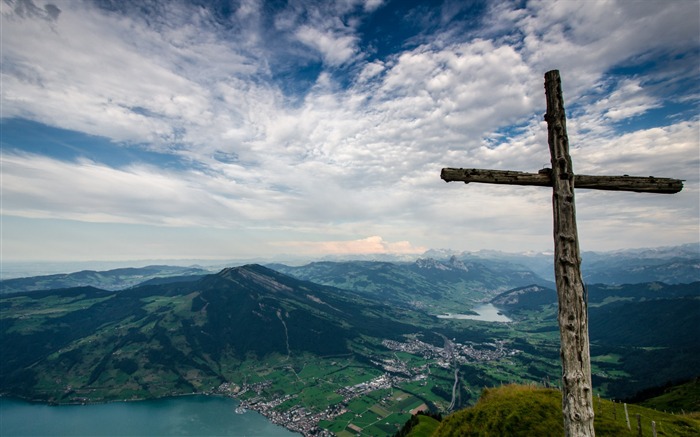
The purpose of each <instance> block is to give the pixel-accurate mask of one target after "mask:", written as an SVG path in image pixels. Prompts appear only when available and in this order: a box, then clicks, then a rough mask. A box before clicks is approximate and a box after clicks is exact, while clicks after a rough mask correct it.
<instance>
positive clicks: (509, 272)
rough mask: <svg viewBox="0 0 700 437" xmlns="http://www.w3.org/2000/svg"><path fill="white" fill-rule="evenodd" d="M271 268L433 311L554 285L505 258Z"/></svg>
mask: <svg viewBox="0 0 700 437" xmlns="http://www.w3.org/2000/svg"><path fill="white" fill-rule="evenodd" d="M269 267H270V268H272V269H274V270H277V271H280V272H282V273H285V274H288V275H291V276H294V277H296V278H299V279H304V280H308V281H312V282H315V283H319V284H325V285H331V286H334V287H338V288H343V289H347V290H352V291H355V292H358V293H362V294H363V295H366V296H367V297H369V298H372V299H381V300H383V301H386V302H389V303H391V304H394V305H401V306H411V307H413V308H419V309H424V310H427V311H431V312H433V313H439V312H444V311H450V310H454V309H456V308H458V309H459V310H461V311H465V312H466V309H467V308H468V307H470V306H473V305H474V303H475V302H478V301H482V300H483V299H484V298H487V297H492V296H493V295H494V294H495V293H498V292H501V291H504V290H507V289H510V288H513V287H517V286H520V285H525V284H531V283H538V284H543V285H551V283H550V282H548V281H546V280H544V279H542V278H540V277H538V276H537V275H535V274H534V273H532V271H530V270H528V269H527V268H524V267H522V266H518V265H515V264H512V263H509V262H505V261H487V260H481V261H473V260H471V261H461V260H459V259H457V258H456V257H452V258H449V259H447V260H441V261H440V260H435V259H432V258H426V259H419V260H417V261H416V262H414V263H388V262H377V261H345V262H315V263H310V264H307V265H304V266H300V267H290V266H285V265H282V264H272V265H270V266H269Z"/></svg>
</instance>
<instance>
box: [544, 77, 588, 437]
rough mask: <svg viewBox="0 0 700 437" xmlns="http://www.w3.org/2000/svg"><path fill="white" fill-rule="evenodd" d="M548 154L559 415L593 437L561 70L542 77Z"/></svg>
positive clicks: (573, 429) (575, 432) (570, 432)
mask: <svg viewBox="0 0 700 437" xmlns="http://www.w3.org/2000/svg"><path fill="white" fill-rule="evenodd" d="M544 87H545V94H546V97H547V113H546V115H545V120H546V121H547V131H548V142H549V151H550V153H551V158H552V175H551V180H552V187H553V194H552V207H553V210H554V276H555V281H556V284H557V296H558V300H559V316H558V319H559V334H560V337H561V350H560V354H561V364H562V410H563V413H564V429H565V431H566V435H567V436H569V437H573V436H594V435H595V431H594V430H593V416H594V413H593V390H592V383H591V356H590V343H589V339H588V303H587V302H586V296H585V290H584V288H583V279H582V277H581V255H580V251H579V244H578V230H577V227H576V205H575V202H574V184H575V177H574V171H573V166H572V163H571V156H570V155H569V139H568V136H567V133H566V114H565V111H564V98H563V96H562V91H561V79H560V77H559V71H557V70H553V71H549V72H547V73H546V74H545V85H544Z"/></svg>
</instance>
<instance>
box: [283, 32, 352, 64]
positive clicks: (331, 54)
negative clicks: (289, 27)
mask: <svg viewBox="0 0 700 437" xmlns="http://www.w3.org/2000/svg"><path fill="white" fill-rule="evenodd" d="M296 37H297V38H298V39H299V41H301V42H302V43H304V44H305V45H307V46H309V47H312V48H314V49H316V50H318V51H319V52H320V53H321V55H322V57H323V60H324V62H325V63H326V64H328V65H330V66H338V65H342V64H344V63H346V62H348V61H350V60H351V59H352V58H353V57H354V56H355V55H356V52H357V37H355V36H354V35H347V34H340V35H339V34H336V33H333V32H332V31H330V30H328V29H316V28H313V27H310V26H301V27H300V28H299V29H297V31H296Z"/></svg>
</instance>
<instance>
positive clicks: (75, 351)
mask: <svg viewBox="0 0 700 437" xmlns="http://www.w3.org/2000/svg"><path fill="white" fill-rule="evenodd" d="M691 249H692V248H691ZM692 253H693V252H692V250H689V251H688V254H686V253H685V252H682V250H681V251H678V252H677V253H676V255H673V254H671V253H670V252H668V253H667V252H663V251H659V252H657V253H636V254H634V255H631V254H630V255H629V256H627V258H629V260H630V261H629V263H628V264H625V263H624V262H622V261H621V260H618V261H619V262H613V261H612V260H610V259H608V263H609V269H608V271H609V272H611V273H610V275H611V277H612V278H624V277H626V276H625V275H628V274H629V272H630V271H632V270H633V269H635V268H637V267H639V266H641V265H642V264H643V263H646V264H645V265H647V266H651V267H650V268H648V269H644V271H646V272H649V277H655V278H658V277H659V276H660V275H661V273H662V272H663V274H664V275H666V277H668V275H669V274H670V275H671V276H674V275H675V276H674V277H675V278H680V279H677V280H675V281H667V282H660V281H658V280H655V281H652V282H640V283H634V282H629V283H624V284H595V283H588V285H587V287H586V291H587V296H588V304H589V329H590V334H591V356H592V367H593V382H594V387H595V389H596V391H597V392H598V393H600V394H603V395H605V396H608V397H613V398H618V399H623V398H628V397H631V396H633V395H634V394H635V393H637V392H639V391H640V390H643V389H647V388H650V387H654V386H659V385H663V384H665V383H667V382H669V381H675V380H682V379H690V378H693V377H697V376H698V371H697V369H698V368H700V341H698V338H700V335H698V334H700V332H699V331H698V326H697V323H696V320H697V315H698V314H700V282H697V279H698V278H697V276H696V277H695V279H696V281H687V282H682V281H681V280H682V279H683V278H686V277H687V275H690V274H691V272H692V268H691V269H690V270H688V269H689V268H690V267H689V266H691V264H692V262H691V261H692V260H693V255H692ZM433 255H435V257H424V258H420V259H417V260H414V261H402V262H393V263H390V262H381V261H374V262H372V261H342V262H329V261H322V262H314V263H309V264H306V265H302V266H287V265H282V264H270V265H267V266H262V265H258V264H250V265H243V266H238V267H228V268H224V269H221V270H220V271H218V272H217V273H211V272H208V271H206V270H205V269H203V268H199V267H195V268H168V267H165V266H155V267H149V268H144V269H117V270H113V271H107V272H78V273H75V274H67V275H63V276H58V275H54V276H51V277H47V276H44V277H35V278H23V279H17V280H7V281H2V283H0V285H1V286H2V288H3V293H2V294H1V295H0V351H1V352H2V356H3V359H2V360H0V394H2V395H9V396H16V397H21V398H25V399H31V400H37V401H44V402H52V403H82V402H99V401H109V400H118V399H146V398H155V397H162V396H169V395H177V394H185V393H218V394H226V395H234V396H236V397H237V398H238V399H240V400H241V402H243V404H244V405H246V406H247V407H248V408H252V409H256V410H258V411H260V412H262V413H263V414H265V415H267V416H268V417H271V418H273V419H274V420H279V421H280V423H287V424H291V423H294V424H298V425H299V428H298V431H299V432H302V433H304V434H306V435H312V434H313V433H314V432H321V431H322V430H325V431H328V432H334V433H340V432H343V431H346V432H351V433H352V432H356V428H361V429H364V430H365V432H366V433H369V434H371V435H391V434H393V432H395V431H393V432H390V431H389V430H390V429H394V430H395V429H396V426H395V425H399V424H401V423H403V422H405V421H406V420H407V419H408V417H410V414H409V410H412V409H415V408H419V407H420V408H423V407H421V405H424V406H425V407H426V408H429V409H433V410H439V411H442V412H449V411H450V410H453V409H456V408H459V407H460V406H467V405H470V404H472V403H473V402H474V401H475V400H476V398H477V395H476V394H477V393H479V392H480V390H481V388H482V387H485V386H495V385H499V384H502V383H508V382H528V383H531V382H540V383H542V382H544V383H545V384H555V385H556V381H557V380H558V378H559V376H560V375H559V374H560V368H559V357H558V341H559V333H558V325H557V320H556V317H557V316H556V314H557V297H556V291H555V290H554V287H553V284H552V283H551V281H549V280H548V279H546V278H544V277H542V276H541V275H539V274H537V273H536V271H535V270H536V269H535V268H530V267H528V266H527V265H526V263H523V262H516V261H517V259H512V258H508V259H504V258H498V257H496V256H494V255H493V254H489V255H488V257H487V256H486V255H485V254H483V253H482V254H480V256H478V257H477V256H473V255H464V254H462V255H457V254H448V255H449V256H446V257H441V256H438V255H439V254H438V253H433ZM618 257H619V258H625V256H622V255H618ZM588 259H589V260H591V264H590V265H591V266H593V265H594V261H595V262H598V261H600V263H601V266H602V263H603V261H602V258H601V260H596V259H595V258H594V257H590V256H589V257H588ZM649 260H654V262H653V263H650V262H649ZM660 260H667V261H669V262H668V263H661V262H660ZM679 260H685V261H683V262H678V261H679ZM533 265H534V263H530V266H533ZM661 265H665V266H667V267H666V268H664V269H660V268H657V267H659V266H661ZM652 267H653V268H652ZM601 269H602V267H601ZM615 269H617V273H614V271H615ZM601 271H602V270H601ZM673 272H675V273H673ZM645 277H646V276H645ZM82 280H84V282H80V283H78V282H75V281H82ZM52 281H55V282H52ZM60 281H67V282H60ZM90 281H93V282H90ZM95 281H97V282H95ZM100 281H102V282H101V284H102V285H105V284H107V287H97V286H95V285H96V284H100ZM37 284H38V285H37ZM60 284H63V285H66V286H60V287H61V288H55V289H48V288H47V289H39V290H36V289H32V288H36V287H39V288H44V287H50V286H52V285H60ZM22 287H28V288H29V289H22ZM485 304H488V305H492V306H495V307H496V308H498V310H499V311H500V312H501V313H502V314H503V315H505V316H507V317H508V318H510V320H511V322H508V323H497V322H488V321H486V322H484V321H475V320H469V317H470V315H471V314H473V313H474V312H475V311H478V310H479V308H480V307H481V306H483V305H485ZM445 313H448V316H447V318H442V317H443V316H442V315H443V314H445ZM449 314H456V315H459V317H458V318H451V316H449ZM437 315H441V317H436V316H437ZM290 417H294V418H296V420H292V419H290ZM377 417H381V418H382V419H381V421H377V420H376V419H377ZM302 423H303V424H304V425H303V426H302V425H301V424H302ZM290 426H291V425H290ZM295 426H296V425H295Z"/></svg>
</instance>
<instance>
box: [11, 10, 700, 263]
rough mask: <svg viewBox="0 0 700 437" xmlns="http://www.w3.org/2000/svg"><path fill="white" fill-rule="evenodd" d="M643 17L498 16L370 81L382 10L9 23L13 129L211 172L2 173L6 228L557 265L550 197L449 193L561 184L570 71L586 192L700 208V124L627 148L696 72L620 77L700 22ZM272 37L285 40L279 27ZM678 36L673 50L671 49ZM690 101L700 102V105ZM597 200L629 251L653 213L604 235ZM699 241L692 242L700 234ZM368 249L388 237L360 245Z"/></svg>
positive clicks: (100, 14) (378, 62)
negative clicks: (557, 141)
mask: <svg viewBox="0 0 700 437" xmlns="http://www.w3.org/2000/svg"><path fill="white" fill-rule="evenodd" d="M324 5H325V6H327V7H325V8H324V7H322V6H324ZM638 6H639V7H638V8H632V7H631V6H629V4H628V3H625V2H595V3H590V2H586V3H585V4H579V3H576V2H555V3H552V2H529V3H528V4H527V5H526V7H524V8H522V9H516V8H515V6H514V5H513V4H511V3H500V2H499V3H494V4H493V6H492V8H493V9H492V11H491V14H490V15H489V16H488V17H486V18H485V21H484V23H486V24H487V25H488V26H489V27H490V28H489V29H488V30H486V31H484V30H483V29H476V30H474V31H473V33H472V34H468V35H469V37H468V38H462V39H459V40H455V39H454V38H455V33H454V32H453V30H452V29H450V30H448V31H446V32H445V33H444V34H436V35H434V37H433V38H426V39H424V41H426V42H425V43H424V44H423V45H420V46H418V47H413V48H408V49H405V50H402V51H400V52H398V53H396V54H393V55H390V56H387V57H385V58H382V59H374V60H372V61H371V62H370V61H367V59H370V57H369V54H370V53H366V52H363V51H362V48H363V46H362V44H361V40H360V38H361V35H360V34H359V33H358V30H357V29H358V28H359V27H358V26H359V24H358V23H359V22H360V21H361V17H360V15H358V14H359V13H360V12H361V10H364V11H372V10H376V9H377V8H379V7H388V6H382V5H381V2H379V1H372V0H368V1H359V0H357V1H339V2H332V3H329V4H328V5H326V2H323V4H321V3H319V4H313V3H308V4H307V3H306V2H289V4H288V6H287V7H286V9H285V10H284V11H277V12H276V13H275V15H274V17H271V18H270V17H268V18H270V19H269V21H266V20H265V17H264V14H265V8H263V7H262V5H261V4H260V3H259V2H256V1H252V0H251V1H245V2H242V3H241V4H240V5H239V7H238V9H237V10H236V11H235V13H234V14H233V15H232V16H231V17H230V20H232V22H233V25H232V26H231V27H229V28H225V27H224V26H223V25H221V24H220V23H218V22H217V20H216V19H215V18H216V17H214V16H213V13H212V12H210V11H207V10H206V9H205V8H190V7H188V6H186V5H185V4H184V3H178V2H173V3H170V2H169V3H167V6H164V8H163V10H164V11H166V12H167V13H166V15H165V16H162V17H151V18H152V19H151V21H148V22H147V21H146V20H144V19H143V18H140V17H138V16H135V15H131V14H118V13H114V12H111V13H107V12H105V11H102V10H100V9H98V8H96V7H95V6H94V5H93V4H92V3H82V2H77V1H76V2H67V3H65V4H61V5H60V7H61V12H60V14H59V15H58V16H57V18H56V19H55V20H53V21H47V20H44V19H28V18H26V17H25V18H22V17H17V16H14V15H11V14H10V12H8V11H6V10H5V9H3V17H2V19H3V21H2V26H3V40H2V48H3V63H2V81H3V87H2V96H1V98H2V111H3V117H24V118H29V119H32V120H36V121H39V122H42V123H46V124H49V125H52V126H57V127H62V128H65V129H71V130H76V131H79V132H84V133H88V134H92V135H99V136H103V137H106V138H109V139H111V140H113V141H114V142H115V147H119V145H118V144H119V143H120V142H130V143H132V144H140V145H142V147H144V148H150V149H156V150H160V151H167V152H169V153H173V154H177V155H179V156H180V158H182V160H183V161H184V162H190V163H191V164H192V168H191V169H189V170H184V171H175V170H165V169H159V168H154V167H152V166H146V165H139V164H133V165H131V166H128V167H124V168H112V167H109V166H107V165H105V164H102V163H97V162H91V161H87V160H79V161H75V162H63V161H58V160H54V159H50V158H46V157H42V156H38V155H26V154H25V155H21V154H7V153H5V154H4V155H3V188H2V189H3V202H4V204H3V213H4V214H10V215H15V216H26V217H52V218H64V219H70V220H82V221H85V222H113V223H138V224H148V225H165V226H200V227H208V226H213V227H218V228H222V229H240V228H245V229H252V228H254V227H256V226H257V227H259V228H265V229H266V230H267V231H271V232H272V231H275V232H277V231H279V232H280V233H284V232H296V235H298V239H299V241H300V240H301V239H302V238H304V237H305V236H308V237H309V239H310V240H314V241H321V240H322V241H326V242H327V245H326V246H323V245H322V244H321V243H314V244H310V245H306V246H305V245H303V244H301V243H298V244H297V243H294V244H297V246H298V248H299V250H309V251H311V250H326V251H333V250H348V251H354V250H360V248H365V249H367V250H369V249H371V248H375V249H372V250H380V248H383V249H381V250H395V251H402V250H412V249H411V247H413V245H414V244H415V245H416V246H420V247H428V246H439V245H441V246H444V247H448V246H450V245H452V246H454V247H459V248H465V249H466V248H471V249H478V248H481V247H493V246H494V245H495V244H498V245H500V246H504V245H507V244H512V245H513V248H515V247H516V246H517V245H523V244H528V245H532V244H536V243H537V242H538V241H541V242H542V244H540V245H539V246H537V247H538V248H541V247H543V246H544V247H548V242H549V235H550V234H551V231H550V230H549V229H548V226H550V223H551V220H550V218H549V217H550V214H551V211H550V210H549V208H550V206H549V205H550V199H549V195H548V193H546V192H545V193H543V192H542V190H540V189H523V188H516V189H508V188H504V187H475V186H471V185H470V186H467V187H464V186H461V185H459V186H456V187H455V186H453V184H450V185H448V186H445V184H444V183H443V182H442V181H440V179H439V172H440V168H441V167H485V168H501V169H513V170H523V171H537V170H539V169H540V168H542V167H543V166H545V165H548V163H549V153H548V148H547V144H546V142H547V133H546V124H545V123H544V121H543V120H542V114H543V113H544V92H543V88H542V81H543V79H542V76H543V73H544V71H545V70H546V69H549V68H560V69H561V70H562V76H563V81H564V92H565V99H566V102H567V109H571V108H573V110H572V111H570V112H569V120H568V123H567V124H568V127H569V136H570V141H571V146H572V154H573V155H574V166H575V169H576V170H577V171H580V172H585V173H592V174H601V173H603V174H619V173H628V174H640V175H649V174H654V175H656V176H668V177H680V178H683V179H687V180H688V183H687V188H686V191H685V192H687V193H689V195H692V194H697V184H698V180H697V173H698V168H699V167H700V163H698V156H697V151H698V150H699V149H700V146H699V144H698V137H697V132H698V129H699V122H698V120H690V121H688V120H678V121H667V123H666V125H665V126H657V127H654V128H645V129H638V130H636V131H634V132H629V133H620V132H619V130H618V125H617V124H618V123H620V122H621V121H627V120H630V119H634V118H635V117H639V116H641V115H644V114H645V113H647V112H648V111H649V110H650V109H653V108H658V107H660V106H661V105H663V104H665V101H666V98H667V97H666V96H665V94H664V92H663V89H661V88H659V86H660V85H659V84H660V83H664V84H665V83H669V82H672V81H673V80H678V81H682V80H697V78H693V77H692V71H697V70H692V69H691V70H692V71H691V72H690V73H688V72H685V73H682V74H680V76H678V78H676V79H674V78H672V77H671V78H669V77H665V76H664V74H666V75H671V73H669V72H668V70H663V71H662V72H655V73H654V76H653V77H646V76H637V77H626V76H620V77H617V76H616V77H611V76H610V75H608V74H607V73H608V72H609V71H610V70H611V69H613V68H615V67H617V66H620V65H628V64H626V63H630V62H631V64H630V65H636V64H637V63H640V62H642V61H644V59H647V58H648V57H649V56H650V53H652V52H664V53H672V52H673V50H676V48H680V49H683V48H687V47H696V46H697V42H698V37H697V35H698V32H697V26H698V24H697V14H695V16H693V14H692V12H693V11H696V12H697V9H698V7H697V5H694V4H693V2H673V3H670V4H666V3H655V2H647V3H644V4H643V5H641V4H640V5H638ZM341 18H342V19H341ZM448 18H449V17H447V18H445V19H448ZM270 22H272V23H273V25H272V26H271V27H274V29H268V28H265V26H268V27H270V24H269V23H270ZM670 23H675V24H674V25H673V26H671V25H670ZM665 26H667V27H669V28H670V27H672V28H673V29H672V30H670V31H669V32H666V33H664V32H661V30H660V29H662V28H664V27H665ZM239 30H241V32H240V33H239ZM273 32H277V33H275V36H276V37H277V38H276V39H274V40H270V39H269V35H270V34H271V33H273ZM474 35H477V37H475V36H474ZM300 43H301V44H303V45H304V47H302V46H301V44H300ZM693 44H695V45H693ZM308 47H311V48H312V49H313V50H314V52H313V53H309V50H308ZM287 51H288V52H287ZM296 55H299V59H295V60H298V61H299V62H300V63H301V64H302V65H304V66H306V65H307V64H306V63H311V62H313V61H314V60H318V59H319V57H320V58H322V59H323V62H324V65H323V66H322V67H320V68H321V71H320V72H319V74H318V76H317V77H313V78H311V81H312V82H313V85H312V86H311V87H310V88H309V89H308V91H305V92H304V93H303V94H302V95H301V96H290V95H289V94H285V92H284V91H283V88H284V87H280V86H279V84H280V82H284V81H283V80H279V81H276V80H273V77H274V76H275V74H281V73H285V71H286V70H284V69H285V68H295V66H292V67H289V65H293V64H289V65H288V64H286V63H291V62H292V60H291V59H292V58H294V57H295V56H296ZM696 61H697V60H696ZM280 65H282V66H280ZM695 67H697V65H695ZM275 68H279V69H280V70H275ZM675 68H676V70H681V69H680V68H679V67H675ZM343 69H345V70H343ZM341 70H342V71H343V72H346V73H347V74H350V76H348V77H346V78H345V79H346V80H347V83H339V82H338V81H336V79H337V77H338V75H337V74H338V72H339V71H341ZM346 70H347V71H346ZM676 70H674V71H676ZM689 74H690V75H691V76H690V77H689V76H688V75H689ZM348 83H349V84H350V85H347V84H348ZM696 91H697V89H696ZM676 98H677V99H678V100H683V99H686V100H690V101H693V100H692V99H695V100H694V101H696V102H697V94H696V95H695V97H693V96H686V97H683V96H676ZM65 193H71V195H70V196H68V195H66V194H65ZM596 196H598V195H588V194H586V195H582V196H581V200H582V202H583V203H582V205H584V206H585V207H586V209H587V210H590V211H594V212H595V214H600V216H598V218H595V220H594V215H593V214H589V215H586V214H584V215H583V220H584V223H583V225H582V226H584V227H585V226H588V225H587V224H586V222H589V223H593V222H594V223H597V224H596V225H595V226H592V227H591V228H590V229H591V230H590V231H587V232H588V233H589V237H588V238H590V239H591V240H593V241H598V242H601V241H602V240H604V239H603V238H602V237H599V236H597V234H598V231H596V230H595V227H596V226H599V228H600V229H601V231H602V230H605V229H615V232H617V235H619V236H620V241H623V240H624V238H625V235H630V234H625V232H624V230H621V229H618V227H617V225H616V223H617V224H619V223H621V222H622V221H623V220H624V219H625V218H629V219H632V218H633V216H634V215H636V214H640V211H641V210H644V209H645V206H644V205H645V204H646V203H645V202H649V201H647V200H641V199H640V198H639V197H634V198H632V200H629V201H624V202H620V205H621V206H623V207H625V208H626V209H624V211H626V212H619V211H618V212H617V214H620V215H616V216H614V217H613V216H612V215H611V216H610V217H611V218H610V222H607V221H606V220H605V217H606V213H605V209H604V208H602V207H597V206H596V205H595V202H593V201H591V202H590V203H586V202H587V201H588V199H591V200H594V199H598V197H596ZM683 196H685V194H684V195H683ZM602 198H603V197H601V199H602ZM669 199H673V197H669ZM683 199H684V202H685V201H687V202H686V203H687V204H686V205H685V206H677V207H671V206H669V205H671V204H672V203H673V201H672V200H668V201H667V202H670V203H669V204H666V206H665V207H666V208H671V209H673V211H674V213H675V214H677V216H678V217H680V218H681V220H683V221H684V223H686V224H687V223H692V219H693V217H694V216H693V214H697V203H698V202H697V199H693V198H692V196H691V197H683ZM655 202H656V201H655ZM665 202H666V201H665ZM591 205H592V206H591ZM640 205H641V206H640ZM514 217H517V219H518V220H517V223H516V224H514ZM620 217H624V218H623V219H620ZM654 218H656V219H659V220H666V219H667V218H668V217H666V216H660V215H649V221H648V223H649V224H651V223H653V219H654ZM617 220H620V221H617ZM649 226H651V225H649ZM689 226H690V225H685V226H684V227H683V228H682V229H683V230H682V231H680V230H679V231H678V232H681V233H682V235H685V236H687V235H689V231H692V229H691V228H690V227H689ZM631 229H632V228H631ZM601 233H602V232H601ZM630 233H631V234H634V235H637V233H639V231H638V230H635V231H630ZM276 235H278V237H279V238H280V239H282V240H284V239H285V238H284V237H280V235H279V234H276ZM364 235H381V236H382V237H383V238H382V239H378V238H379V237H373V238H370V239H359V240H357V241H356V242H355V243H352V241H355V240H354V239H355V238H357V237H358V236H364ZM679 235H681V234H679ZM348 236H349V237H348ZM543 236H544V237H543ZM674 238H675V237H674ZM677 238H678V239H680V240H682V237H680V236H679V237H677ZM686 238H687V237H686ZM384 239H386V240H384ZM286 240H289V241H291V240H290V238H286ZM349 240H351V241H350V242H348V241H349ZM387 241H392V242H400V241H410V242H411V244H410V245H409V243H405V245H404V246H402V245H401V244H399V243H388V242H387ZM511 241H512V243H511ZM343 242H345V243H343ZM433 242H434V243H433ZM523 242H525V243H523ZM346 243H347V244H346ZM351 243H352V244H351ZM290 244H291V243H290ZM324 244H325V243H324ZM334 244H335V246H334ZM353 244H355V245H354V246H353ZM402 244H403V243H402ZM621 244H622V243H621ZM623 245H624V244H623ZM531 247H532V246H531ZM334 248H335V249H334ZM363 250H364V249H363Z"/></svg>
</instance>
